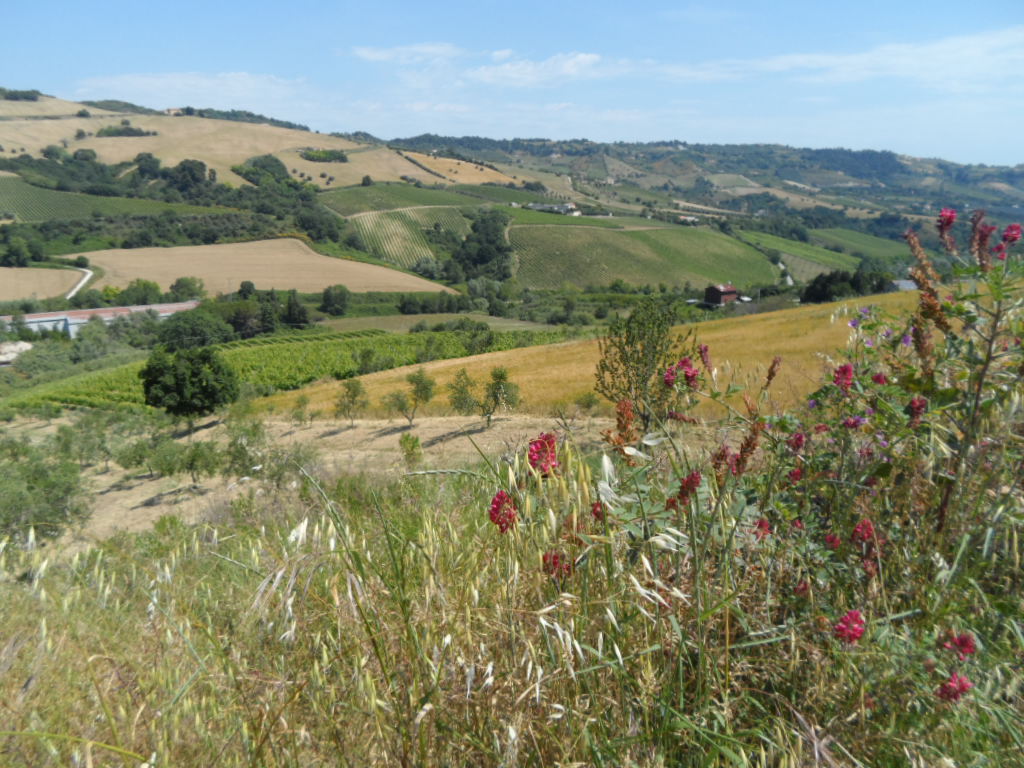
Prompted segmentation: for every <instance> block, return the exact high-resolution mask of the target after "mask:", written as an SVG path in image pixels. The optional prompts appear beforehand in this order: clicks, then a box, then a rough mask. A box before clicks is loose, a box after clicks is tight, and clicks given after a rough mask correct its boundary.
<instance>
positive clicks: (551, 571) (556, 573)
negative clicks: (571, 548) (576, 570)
mask: <svg viewBox="0 0 1024 768" xmlns="http://www.w3.org/2000/svg"><path fill="white" fill-rule="evenodd" d="M572 566H573V562H572V558H571V557H569V556H568V555H567V554H565V553H564V552H559V551H558V550H555V549H549V550H548V551H547V552H545V553H544V573H546V574H547V575H548V576H551V577H552V578H555V579H560V578H562V577H563V576H570V575H571V574H572Z"/></svg>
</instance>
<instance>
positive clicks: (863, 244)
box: [811, 228, 910, 260]
mask: <svg viewBox="0 0 1024 768" xmlns="http://www.w3.org/2000/svg"><path fill="white" fill-rule="evenodd" d="M811 238H812V239H813V240H815V241H817V242H820V243H822V244H823V245H836V246H839V247H840V248H842V249H844V250H845V251H846V252H847V253H857V252H860V253H863V254H864V255H865V256H875V257H877V258H880V259H886V260H901V259H906V258H907V257H908V256H909V255H910V251H909V250H908V249H907V244H906V243H903V242H899V241H896V240H887V239H886V238H884V237H875V236H874V235H868V234H866V233H864V232H855V231H854V230H852V229H838V228H837V229H815V230H812V232H811Z"/></svg>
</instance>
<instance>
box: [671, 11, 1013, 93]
mask: <svg viewBox="0 0 1024 768" xmlns="http://www.w3.org/2000/svg"><path fill="white" fill-rule="evenodd" d="M1022 67H1024V26H1018V27H1010V28H1008V29H1004V30H999V31H997V32H988V33H978V34H973V35H960V36H956V37H947V38H943V39H941V40H935V41H930V42H913V43H891V44H887V45H881V46H877V47H875V48H872V49H870V50H867V51H860V52H856V53H792V54H783V55H779V56H769V57H764V58H759V59H720V60H715V61H707V62H701V63H697V64H668V65H664V66H660V67H658V68H659V69H660V70H661V72H662V73H663V74H665V75H666V76H668V77H671V78H673V79H679V80H687V81H697V82H715V81H723V80H740V79H750V78H756V77H758V76H763V75H792V76H794V77H796V78H798V79H801V80H805V81H808V82H815V83H859V82H865V81H869V80H875V79H880V78H887V79H904V80H910V81H914V82H916V83H917V84H919V85H925V86H931V87H934V88H937V89H944V88H945V89H950V88H964V87H968V86H972V85H983V84H986V83H992V82H993V81H1000V80H1004V79H1006V78H1008V77H1011V76H1014V77H1015V76H1016V75H1017V73H1019V72H1020V71H1021V69H1022Z"/></svg>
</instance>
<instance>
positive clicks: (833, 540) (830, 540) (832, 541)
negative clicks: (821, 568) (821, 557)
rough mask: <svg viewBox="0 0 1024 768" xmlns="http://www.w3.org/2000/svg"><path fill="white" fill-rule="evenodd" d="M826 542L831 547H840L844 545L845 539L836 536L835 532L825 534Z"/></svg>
mask: <svg viewBox="0 0 1024 768" xmlns="http://www.w3.org/2000/svg"><path fill="white" fill-rule="evenodd" d="M825 544H826V545H827V546H828V548H829V549H839V547H841V546H842V544H843V540H842V539H840V538H839V537H838V536H836V535H835V534H834V533H826V534H825Z"/></svg>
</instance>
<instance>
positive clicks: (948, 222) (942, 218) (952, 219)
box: [938, 208, 956, 232]
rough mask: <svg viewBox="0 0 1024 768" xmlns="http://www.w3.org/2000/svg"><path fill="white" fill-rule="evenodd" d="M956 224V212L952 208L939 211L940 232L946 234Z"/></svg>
mask: <svg viewBox="0 0 1024 768" xmlns="http://www.w3.org/2000/svg"><path fill="white" fill-rule="evenodd" d="M955 223H956V211H955V210H953V209H952V208H943V209H942V210H941V211H939V221H938V227H939V231H940V232H945V231H946V230H947V229H949V228H950V227H952V226H953V225H954V224H955Z"/></svg>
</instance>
